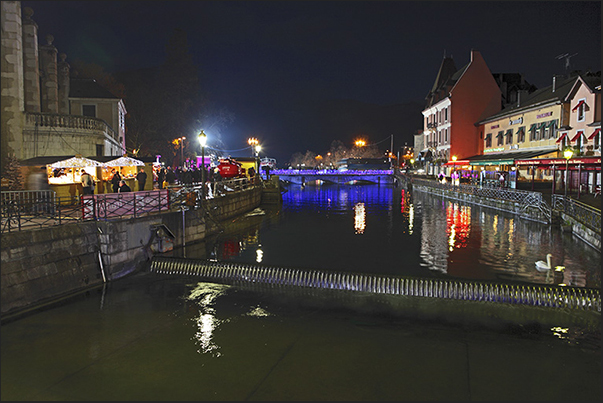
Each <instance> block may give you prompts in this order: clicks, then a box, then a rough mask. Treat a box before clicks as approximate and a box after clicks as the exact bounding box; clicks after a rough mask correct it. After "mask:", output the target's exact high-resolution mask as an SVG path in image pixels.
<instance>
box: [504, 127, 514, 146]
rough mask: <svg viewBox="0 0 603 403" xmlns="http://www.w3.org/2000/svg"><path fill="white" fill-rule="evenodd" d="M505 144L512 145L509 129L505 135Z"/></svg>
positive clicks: (511, 135) (511, 130)
mask: <svg viewBox="0 0 603 403" xmlns="http://www.w3.org/2000/svg"><path fill="white" fill-rule="evenodd" d="M505 144H513V129H509V130H507V133H505Z"/></svg>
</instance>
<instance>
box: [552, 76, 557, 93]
mask: <svg viewBox="0 0 603 403" xmlns="http://www.w3.org/2000/svg"><path fill="white" fill-rule="evenodd" d="M556 84H557V76H553V90H552V92H555V85H556Z"/></svg>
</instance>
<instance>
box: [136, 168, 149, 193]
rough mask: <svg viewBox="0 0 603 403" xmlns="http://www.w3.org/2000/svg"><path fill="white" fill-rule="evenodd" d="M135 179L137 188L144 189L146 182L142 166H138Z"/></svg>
mask: <svg viewBox="0 0 603 403" xmlns="http://www.w3.org/2000/svg"><path fill="white" fill-rule="evenodd" d="M136 180H137V181H138V190H144V185H145V184H146V182H147V173H146V172H145V171H144V168H140V172H138V174H136Z"/></svg>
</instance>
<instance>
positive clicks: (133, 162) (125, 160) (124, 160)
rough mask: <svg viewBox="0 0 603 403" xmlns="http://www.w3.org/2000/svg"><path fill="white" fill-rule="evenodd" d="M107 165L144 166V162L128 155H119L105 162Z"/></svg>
mask: <svg viewBox="0 0 603 403" xmlns="http://www.w3.org/2000/svg"><path fill="white" fill-rule="evenodd" d="M105 165H106V166H108V167H131V166H144V162H142V161H140V160H137V159H135V158H130V157H119V158H116V159H114V160H111V161H107V162H106V163H105Z"/></svg>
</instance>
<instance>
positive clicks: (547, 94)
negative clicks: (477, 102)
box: [476, 77, 577, 124]
mask: <svg viewBox="0 0 603 403" xmlns="http://www.w3.org/2000/svg"><path fill="white" fill-rule="evenodd" d="M576 80H577V77H570V78H565V79H563V78H561V79H558V80H556V82H555V84H554V85H550V86H548V87H544V88H541V89H539V90H536V91H534V92H533V93H531V94H529V95H528V96H527V97H526V98H525V99H523V100H521V104H520V105H519V106H517V104H513V105H511V106H509V107H507V108H505V109H503V110H502V111H500V112H499V113H497V114H495V115H491V116H488V117H487V118H486V119H484V120H482V121H480V122H477V123H476V124H482V123H485V122H488V121H490V120H494V119H498V118H500V117H502V116H506V115H511V114H514V113H518V112H521V111H524V110H527V109H530V108H532V107H534V106H537V105H544V104H548V103H553V102H559V103H561V102H563V101H564V99H565V97H566V96H567V94H568V93H569V91H570V90H571V89H572V88H573V86H574V83H575V82H576Z"/></svg>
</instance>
